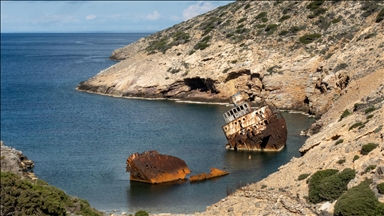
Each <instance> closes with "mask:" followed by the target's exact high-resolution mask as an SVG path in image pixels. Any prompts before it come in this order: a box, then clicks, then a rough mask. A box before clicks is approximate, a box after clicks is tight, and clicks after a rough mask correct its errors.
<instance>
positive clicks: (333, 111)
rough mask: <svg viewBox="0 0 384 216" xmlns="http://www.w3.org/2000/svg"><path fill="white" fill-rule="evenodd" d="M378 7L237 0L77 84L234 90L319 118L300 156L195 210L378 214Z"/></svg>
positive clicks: (382, 74)
mask: <svg viewBox="0 0 384 216" xmlns="http://www.w3.org/2000/svg"><path fill="white" fill-rule="evenodd" d="M383 8H384V3H383V2H380V1H369V2H363V1H361V2H352V1H298V2H292V1H275V2H273V1H265V2H260V1H252V2H249V1H248V2H245V1H239V2H234V3H231V4H228V5H226V6H223V7H220V8H217V9H215V10H213V11H210V12H208V13H206V14H203V15H200V16H198V17H195V18H193V19H190V20H188V21H185V22H182V23H180V24H178V25H175V26H173V27H171V28H168V29H165V30H164V31H160V32H157V33H155V34H153V35H151V36H149V37H146V38H143V39H141V40H139V41H137V42H135V43H133V44H130V45H128V46H125V47H123V48H120V49H118V50H115V51H114V52H113V53H112V55H111V57H110V58H111V59H113V60H116V61H119V62H118V63H117V64H115V65H113V66H112V67H110V68H107V69H105V70H103V71H101V72H100V73H98V74H97V75H96V76H95V77H92V78H90V79H89V80H87V81H85V82H82V83H80V84H79V86H78V88H77V89H78V90H80V91H88V92H92V93H98V94H106V95H111V96H117V97H149V98H169V99H182V100H198V101H213V102H215V101H220V102H223V101H225V102H227V101H228V97H229V96H230V95H232V94H233V93H235V92H237V91H240V90H241V91H244V92H246V93H247V94H248V96H249V99H250V100H251V101H253V102H255V103H257V102H258V101H259V100H260V99H261V98H264V99H266V100H267V101H270V102H273V103H274V104H275V105H276V106H277V107H278V108H280V109H288V110H297V111H304V112H307V113H309V114H314V115H316V117H317V120H316V122H315V123H314V124H313V125H312V126H311V128H310V129H308V131H306V132H305V133H304V134H306V135H308V136H310V137H309V138H308V140H307V141H306V142H305V144H304V145H303V146H302V148H301V149H300V152H301V153H302V157H300V158H292V160H291V161H290V162H289V163H288V164H286V165H283V166H281V167H280V168H279V170H278V171H277V172H275V173H273V174H271V175H270V176H268V177H267V178H265V179H263V180H262V181H259V182H257V183H254V184H250V185H247V186H245V187H242V188H240V189H239V190H237V191H236V192H235V193H233V194H231V195H229V196H228V197H226V198H225V199H223V200H221V201H220V202H218V203H216V204H214V205H212V206H209V207H207V210H206V211H205V212H201V213H195V214H192V215H332V214H334V215H348V212H349V213H350V212H351V211H352V212H353V213H355V214H357V213H358V212H360V213H361V211H363V212H364V213H363V214H371V215H384V204H383V203H384V195H383V194H384V191H383V190H384V189H383V187H384V138H383V132H384V130H383V126H384V120H383V119H384V116H383V115H384V106H383V105H384V35H383V32H384V21H383V19H384V9H383ZM349 215H350V214H349Z"/></svg>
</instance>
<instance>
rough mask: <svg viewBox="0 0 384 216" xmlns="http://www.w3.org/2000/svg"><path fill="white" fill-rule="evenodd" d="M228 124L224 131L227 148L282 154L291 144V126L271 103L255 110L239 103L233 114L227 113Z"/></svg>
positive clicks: (244, 103) (245, 103) (243, 103)
mask: <svg viewBox="0 0 384 216" xmlns="http://www.w3.org/2000/svg"><path fill="white" fill-rule="evenodd" d="M224 118H225V120H226V122H227V124H226V125H224V126H223V131H224V133H225V136H226V137H227V140H228V144H227V146H226V148H227V149H231V150H252V151H280V150H281V149H283V148H284V146H285V144H286V141H287V126H286V123H285V119H284V118H283V117H282V116H281V114H280V112H279V111H278V110H277V109H276V108H275V107H274V106H273V105H270V104H266V103H265V104H264V106H262V107H261V108H259V109H252V108H250V105H249V104H248V103H247V102H244V101H241V100H240V103H238V104H236V103H235V108H233V109H232V110H231V112H227V113H225V114H224Z"/></svg>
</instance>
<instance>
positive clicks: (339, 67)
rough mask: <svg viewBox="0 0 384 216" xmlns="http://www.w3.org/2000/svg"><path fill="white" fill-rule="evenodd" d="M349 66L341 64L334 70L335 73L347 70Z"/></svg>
mask: <svg viewBox="0 0 384 216" xmlns="http://www.w3.org/2000/svg"><path fill="white" fill-rule="evenodd" d="M347 67H348V65H347V64H346V63H341V64H338V65H337V66H336V67H335V69H333V72H334V73H336V72H337V71H339V70H343V69H345V68H347Z"/></svg>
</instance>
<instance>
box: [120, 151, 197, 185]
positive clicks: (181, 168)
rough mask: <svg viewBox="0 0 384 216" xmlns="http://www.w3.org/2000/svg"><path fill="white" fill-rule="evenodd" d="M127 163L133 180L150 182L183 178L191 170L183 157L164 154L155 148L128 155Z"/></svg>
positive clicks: (155, 182)
mask: <svg viewBox="0 0 384 216" xmlns="http://www.w3.org/2000/svg"><path fill="white" fill-rule="evenodd" d="M126 164H127V169H126V171H127V172H130V180H131V181H139V182H145V183H150V184H157V183H163V182H170V181H177V180H182V179H185V176H186V175H187V174H189V173H190V172H191V171H190V170H189V168H188V166H187V164H186V163H185V162H184V161H183V160H182V159H180V158H177V157H174V156H170V155H162V154H160V153H158V152H157V151H155V150H153V151H146V152H143V153H141V154H139V153H134V154H132V155H130V156H129V157H128V159H127V162H126Z"/></svg>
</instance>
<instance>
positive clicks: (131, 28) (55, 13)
mask: <svg viewBox="0 0 384 216" xmlns="http://www.w3.org/2000/svg"><path fill="white" fill-rule="evenodd" d="M231 2H233V1H1V33H22V32H25V33H27V32H39V33H45V32H46V33H48V32H54V33H56V32H57V33H76V32H155V31H159V30H163V29H165V28H168V27H171V26H173V25H175V24H178V23H180V22H182V21H185V20H188V19H190V18H192V17H195V16H197V15H199V14H202V13H205V12H207V11H210V10H213V9H215V8H217V7H219V6H222V5H226V4H229V3H231Z"/></svg>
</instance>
